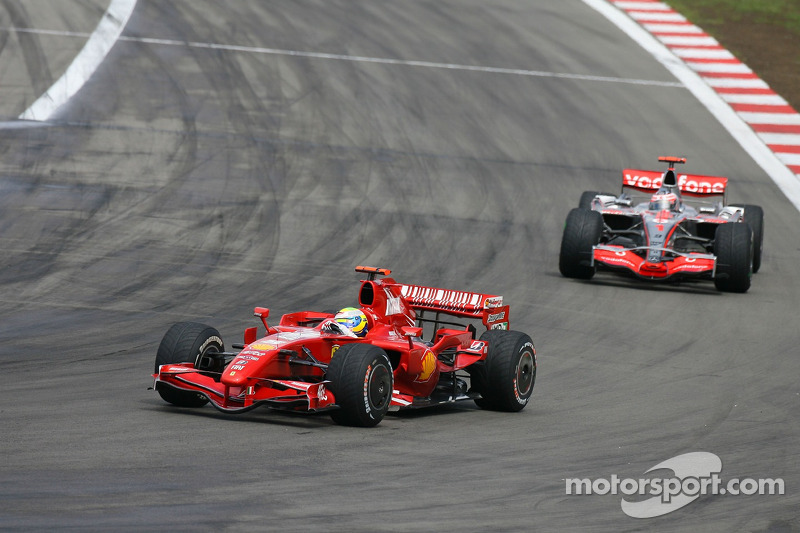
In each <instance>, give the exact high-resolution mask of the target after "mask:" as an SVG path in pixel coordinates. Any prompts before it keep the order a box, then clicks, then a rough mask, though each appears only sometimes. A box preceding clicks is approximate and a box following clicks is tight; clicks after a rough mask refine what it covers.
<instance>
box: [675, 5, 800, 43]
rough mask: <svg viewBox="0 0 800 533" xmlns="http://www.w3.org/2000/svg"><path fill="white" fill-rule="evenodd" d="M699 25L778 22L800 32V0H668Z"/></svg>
mask: <svg viewBox="0 0 800 533" xmlns="http://www.w3.org/2000/svg"><path fill="white" fill-rule="evenodd" d="M666 3H667V4H669V5H670V7H672V8H673V9H675V10H676V11H678V12H679V13H681V14H683V15H684V16H686V18H688V19H689V20H691V21H692V22H694V23H695V24H697V25H698V26H701V27H702V26H703V25H704V24H705V25H709V24H711V25H715V24H723V23H724V22H725V21H736V22H746V21H752V22H757V23H761V24H775V25H777V26H781V27H784V28H786V29H787V30H790V31H792V32H794V33H796V34H797V35H800V0H666Z"/></svg>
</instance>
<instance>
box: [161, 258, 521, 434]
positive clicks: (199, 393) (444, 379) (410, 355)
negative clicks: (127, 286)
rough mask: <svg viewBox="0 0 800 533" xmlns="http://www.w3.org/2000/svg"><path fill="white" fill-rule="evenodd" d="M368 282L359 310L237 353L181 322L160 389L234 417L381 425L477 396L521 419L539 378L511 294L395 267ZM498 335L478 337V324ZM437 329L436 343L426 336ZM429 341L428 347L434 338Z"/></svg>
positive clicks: (213, 334)
mask: <svg viewBox="0 0 800 533" xmlns="http://www.w3.org/2000/svg"><path fill="white" fill-rule="evenodd" d="M356 271H357V272H361V273H364V274H366V275H367V279H366V280H362V282H361V288H360V290H359V292H358V303H359V307H358V308H346V309H343V310H342V311H341V312H339V313H337V314H334V313H322V312H313V311H302V312H298V313H290V314H286V315H283V316H282V317H281V320H280V322H279V323H278V324H277V325H274V326H273V325H269V324H267V317H268V316H269V310H268V309H266V308H261V307H256V309H255V315H256V316H258V317H260V318H261V321H262V322H263V324H264V327H265V328H266V336H263V337H260V338H258V332H257V328H256V327H251V328H247V329H246V330H245V332H244V343H243V344H239V345H233V347H234V348H236V349H239V350H240V351H238V352H227V351H225V348H224V344H223V342H222V338H221V337H220V334H219V332H218V331H217V330H216V329H214V328H212V327H210V326H206V325H203V324H198V323H194V322H181V323H178V324H175V325H173V326H172V327H171V328H170V329H169V330H168V331H167V333H166V334H165V335H164V338H163V339H162V341H161V344H160V345H159V347H158V353H157V355H156V362H155V374H154V375H153V377H154V378H155V385H154V388H155V390H157V391H158V393H159V394H160V395H161V397H162V398H163V399H164V400H166V401H167V402H169V403H171V404H174V405H177V406H181V407H200V406H203V405H205V404H206V403H208V402H211V404H212V405H213V406H214V407H216V408H217V409H219V410H221V411H224V412H229V413H241V412H244V411H248V410H250V409H253V408H255V407H258V406H266V407H270V408H274V409H283V410H289V411H298V412H319V411H328V410H329V411H330V416H331V418H333V420H334V421H335V422H337V423H339V424H343V425H352V426H363V427H369V426H375V425H377V424H378V423H379V422H380V421H381V420H382V419H383V417H384V416H385V415H386V413H387V412H388V411H389V410H398V409H403V408H416V407H427V406H432V405H438V404H446V403H451V402H455V401H457V400H464V399H472V400H474V401H475V403H476V404H478V405H479V406H480V407H482V408H486V409H494V410H500V411H520V410H522V409H523V408H524V407H525V405H526V404H527V403H528V400H529V399H530V397H531V392H532V391H533V386H534V382H535V379H536V350H535V349H534V346H533V342H532V340H531V338H530V337H529V336H528V335H526V334H524V333H521V332H518V331H510V330H509V329H508V324H509V322H508V315H509V307H508V306H507V305H504V304H503V297H502V296H492V295H488V294H479V293H474V292H465V291H451V290H444V289H435V288H431V287H423V286H419V285H408V284H402V283H397V282H396V281H395V280H394V279H392V278H389V277H378V276H388V275H389V274H390V273H391V272H390V271H389V270H386V269H380V268H373V267H357V268H356ZM475 323H477V324H482V326H484V327H485V328H486V331H485V332H484V333H483V334H482V335H480V337H479V338H476V326H475ZM426 332H429V333H430V335H426ZM424 338H427V339H428V340H423V339H424Z"/></svg>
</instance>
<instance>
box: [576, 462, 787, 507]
mask: <svg viewBox="0 0 800 533" xmlns="http://www.w3.org/2000/svg"><path fill="white" fill-rule="evenodd" d="M662 469H668V470H672V472H673V473H674V476H671V477H666V478H658V477H652V478H650V477H648V478H639V479H635V478H623V479H620V478H619V477H618V476H617V475H612V476H611V477H610V478H607V479H606V478H598V479H594V480H592V479H588V478H567V479H566V480H565V482H566V490H567V494H568V495H587V494H597V495H606V494H614V495H617V494H622V495H623V498H622V501H621V502H620V505H621V507H622V511H623V512H624V513H625V514H626V515H628V516H631V517H633V518H653V517H656V516H661V515H665V514H667V513H671V512H672V511H676V510H678V509H680V508H681V507H684V506H685V505H688V504H690V503H692V502H693V501H694V500H696V499H697V498H699V497H700V496H706V495H732V496H753V495H756V494H758V495H775V494H778V495H782V494H783V493H784V483H783V479H781V478H775V479H772V478H765V479H751V478H744V479H739V478H735V479H730V480H728V481H724V482H723V480H722V478H720V476H719V473H720V472H721V471H722V460H721V459H720V458H719V457H718V456H717V455H715V454H713V453H708V452H691V453H685V454H683V455H678V456H676V457H673V458H671V459H667V460H666V461H663V462H661V463H659V464H657V465H655V466H654V467H652V468H650V469H649V470H647V471H646V472H645V474H647V473H649V472H652V471H654V470H662ZM624 496H639V497H642V496H651V497H650V498H647V499H641V498H639V499H636V500H632V501H628V500H626V499H625V497H624Z"/></svg>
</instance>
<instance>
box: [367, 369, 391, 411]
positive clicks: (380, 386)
mask: <svg viewBox="0 0 800 533" xmlns="http://www.w3.org/2000/svg"><path fill="white" fill-rule="evenodd" d="M366 393H367V398H368V399H369V403H370V405H371V406H372V407H373V408H374V409H377V410H379V411H380V410H381V409H383V408H384V407H385V406H386V404H387V403H388V402H389V398H390V397H391V395H392V375H391V373H389V371H388V369H387V368H386V367H385V366H384V365H376V366H375V367H374V368H372V370H371V371H370V373H369V375H368V376H367V390H366Z"/></svg>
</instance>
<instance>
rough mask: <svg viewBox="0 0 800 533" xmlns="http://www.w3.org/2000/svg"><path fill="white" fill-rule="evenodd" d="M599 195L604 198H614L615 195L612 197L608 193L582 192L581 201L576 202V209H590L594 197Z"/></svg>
mask: <svg viewBox="0 0 800 533" xmlns="http://www.w3.org/2000/svg"><path fill="white" fill-rule="evenodd" d="M599 194H602V195H605V196H615V195H613V194H611V193H608V192H600V191H583V193H581V199H580V200H579V201H578V207H580V208H581V209H591V208H592V200H594V197H595V196H597V195H599Z"/></svg>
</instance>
